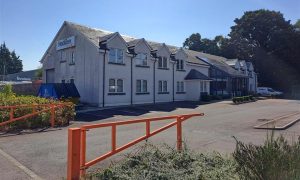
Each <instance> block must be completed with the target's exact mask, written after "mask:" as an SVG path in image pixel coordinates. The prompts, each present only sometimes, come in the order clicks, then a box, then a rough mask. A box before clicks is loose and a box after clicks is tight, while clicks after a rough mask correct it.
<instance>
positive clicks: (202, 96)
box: [201, 92, 212, 102]
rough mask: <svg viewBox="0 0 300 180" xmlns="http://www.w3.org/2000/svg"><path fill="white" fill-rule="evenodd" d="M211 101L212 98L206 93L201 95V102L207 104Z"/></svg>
mask: <svg viewBox="0 0 300 180" xmlns="http://www.w3.org/2000/svg"><path fill="white" fill-rule="evenodd" d="M211 99H212V96H211V95H209V94H208V93H207V92H202V93H201V101H204V102H209V101H211Z"/></svg>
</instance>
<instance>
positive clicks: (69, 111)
mask: <svg viewBox="0 0 300 180" xmlns="http://www.w3.org/2000/svg"><path fill="white" fill-rule="evenodd" d="M4 89H5V90H4V91H3V92H2V93H0V106H15V105H31V104H36V105H38V104H57V103H60V102H59V101H55V100H52V99H45V98H40V97H35V96H16V95H15V94H14V93H12V91H11V89H10V87H9V86H7V88H4ZM45 108H49V107H45V106H39V107H37V108H36V111H40V110H43V109H45ZM32 112H33V108H32V107H26V108H24V107H22V108H16V109H15V110H14V114H13V116H14V117H15V118H16V117H21V116H24V115H26V114H30V113H32ZM74 117H75V107H74V105H73V104H69V105H68V106H63V107H62V108H56V109H55V125H56V126H64V125H67V124H68V123H69V121H71V120H73V119H74ZM9 119H10V109H0V122H4V121H8V120H9ZM49 126H50V112H49V111H47V112H43V113H40V114H38V115H36V116H33V117H30V118H27V119H24V120H20V121H15V122H13V123H9V124H7V125H6V126H2V127H0V131H10V130H22V129H34V128H43V127H49Z"/></svg>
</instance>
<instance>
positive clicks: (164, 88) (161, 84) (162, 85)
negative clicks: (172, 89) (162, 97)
mask: <svg viewBox="0 0 300 180" xmlns="http://www.w3.org/2000/svg"><path fill="white" fill-rule="evenodd" d="M158 92H168V82H167V81H158Z"/></svg>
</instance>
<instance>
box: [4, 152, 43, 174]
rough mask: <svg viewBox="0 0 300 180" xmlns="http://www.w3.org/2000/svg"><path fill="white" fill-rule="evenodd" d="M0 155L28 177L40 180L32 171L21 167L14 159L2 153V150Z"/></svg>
mask: <svg viewBox="0 0 300 180" xmlns="http://www.w3.org/2000/svg"><path fill="white" fill-rule="evenodd" d="M0 154H1V155H2V156H4V157H5V158H6V159H7V160H9V161H10V162H11V163H12V164H14V165H15V166H17V167H18V168H19V169H21V170H22V171H24V172H25V173H26V174H27V175H28V176H29V177H31V178H32V179H35V180H42V178H41V177H39V176H38V175H37V174H35V173H34V172H33V171H31V170H30V169H28V168H27V167H25V166H24V165H22V164H21V163H20V162H19V161H17V160H16V159H15V158H13V157H12V156H10V155H9V154H7V153H6V152H4V151H3V150H2V149H0Z"/></svg>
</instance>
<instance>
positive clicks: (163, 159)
mask: <svg viewBox="0 0 300 180" xmlns="http://www.w3.org/2000/svg"><path fill="white" fill-rule="evenodd" d="M237 178H238V176H237V174H236V173H235V163H234V161H233V159H232V158H224V157H222V156H221V155H220V154H218V153H212V154H200V153H199V154H197V153H195V152H192V151H191V150H189V149H188V148H185V149H184V150H183V151H181V152H178V151H177V150H176V149H174V148H172V147H170V146H167V145H164V146H154V145H152V144H146V145H144V146H141V147H140V148H139V149H138V151H137V152H136V153H135V154H129V155H126V158H125V160H123V161H122V162H118V163H113V164H112V165H111V166H110V167H109V168H106V169H102V170H99V171H97V172H94V173H91V174H90V175H88V176H87V177H86V179H99V180H100V179H101V180H110V179H115V180H119V179H120V180H131V179H161V180H169V179H175V180H179V179H180V180H181V179H191V180H192V179H233V180H234V179H237Z"/></svg>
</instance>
